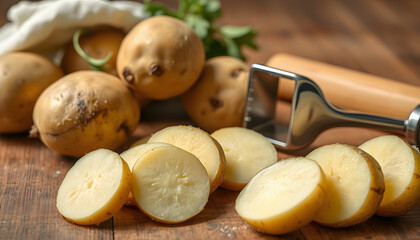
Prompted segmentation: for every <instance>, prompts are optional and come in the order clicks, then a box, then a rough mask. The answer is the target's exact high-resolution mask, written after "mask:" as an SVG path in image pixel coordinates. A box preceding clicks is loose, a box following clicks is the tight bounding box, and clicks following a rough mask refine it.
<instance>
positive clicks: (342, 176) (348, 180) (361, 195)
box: [306, 144, 385, 227]
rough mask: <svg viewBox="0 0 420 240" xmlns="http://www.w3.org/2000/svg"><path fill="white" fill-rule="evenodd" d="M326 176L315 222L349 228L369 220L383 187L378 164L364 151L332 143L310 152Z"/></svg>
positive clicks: (308, 156)
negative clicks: (325, 193) (324, 197)
mask: <svg viewBox="0 0 420 240" xmlns="http://www.w3.org/2000/svg"><path fill="white" fill-rule="evenodd" d="M306 157H307V158H310V159H313V160H315V161H316V162H317V163H318V164H319V165H320V166H321V168H322V170H323V171H324V173H325V175H326V176H327V198H326V200H325V202H324V204H323V206H322V207H321V209H320V210H319V212H318V214H317V216H316V217H315V219H314V220H315V221H316V222H318V223H319V224H322V225H326V226H330V227H348V226H351V225H355V224H358V223H361V222H363V221H365V220H367V219H368V218H370V217H371V216H372V215H373V214H374V213H375V212H376V210H377V209H378V206H379V204H380V202H381V200H382V197H383V193H384V189H385V185H384V176H383V174H382V170H381V167H380V166H379V164H378V162H377V161H376V160H375V159H374V158H373V157H372V156H371V155H369V154H368V153H366V152H364V151H363V150H361V149H359V148H356V147H353V146H349V145H345V144H331V145H325V146H322V147H319V148H317V149H315V150H313V151H312V152H310V153H309V154H308V155H307V156H306Z"/></svg>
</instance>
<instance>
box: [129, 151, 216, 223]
mask: <svg viewBox="0 0 420 240" xmlns="http://www.w3.org/2000/svg"><path fill="white" fill-rule="evenodd" d="M132 183H133V187H132V193H133V195H134V198H135V200H136V202H137V205H138V207H139V208H140V210H141V211H142V212H144V213H145V214H146V215H148V216H149V217H151V218H152V219H153V220H156V221H159V222H164V223H178V222H183V221H186V220H188V219H190V218H192V217H193V216H195V215H197V214H198V213H199V212H201V211H202V210H203V209H204V206H205V205H206V203H207V201H208V198H209V194H210V181H209V178H208V176H207V171H206V169H205V167H204V166H203V164H202V163H201V162H200V160H199V159H198V158H197V157H196V156H194V155H193V154H192V153H190V152H187V151H185V150H183V149H181V148H178V147H175V146H160V147H156V148H153V149H152V150H150V151H148V152H146V153H145V154H143V155H142V156H141V157H140V159H139V160H138V161H137V162H136V164H135V165H134V168H133V173H132Z"/></svg>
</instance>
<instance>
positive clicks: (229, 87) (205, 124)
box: [182, 56, 249, 132]
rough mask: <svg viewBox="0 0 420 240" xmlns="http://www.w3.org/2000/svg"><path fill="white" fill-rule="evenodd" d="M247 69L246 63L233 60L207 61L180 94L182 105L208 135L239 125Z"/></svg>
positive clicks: (230, 58) (220, 58) (246, 82)
mask: <svg viewBox="0 0 420 240" xmlns="http://www.w3.org/2000/svg"><path fill="white" fill-rule="evenodd" d="M248 69H249V67H248V66H247V64H246V63H245V62H243V61H241V60H239V59H237V58H234V57H229V56H221V57H215V58H212V59H209V60H207V62H206V63H205V65H204V68H203V72H202V73H201V75H200V78H199V79H198V81H197V82H196V84H194V86H193V87H191V88H190V89H189V90H188V91H187V92H186V93H184V94H183V95H182V105H183V106H184V108H185V111H186V112H187V114H188V115H189V116H190V117H191V119H192V120H194V121H195V123H197V125H198V126H200V127H201V128H203V129H205V130H206V131H209V132H213V131H216V130H217V129H220V128H225V127H239V126H241V125H242V121H243V117H244V108H245V99H246V92H247V86H248V75H249V73H248Z"/></svg>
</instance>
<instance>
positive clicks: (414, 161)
mask: <svg viewBox="0 0 420 240" xmlns="http://www.w3.org/2000/svg"><path fill="white" fill-rule="evenodd" d="M359 148H361V149H363V150H364V151H366V152H367V153H369V154H371V155H372V156H373V157H374V158H375V159H376V160H377V161H378V163H379V165H381V167H382V171H383V173H384V178H385V192H384V197H383V199H382V202H381V204H380V205H379V208H378V211H377V212H376V214H377V215H380V216H386V217H391V216H398V215H402V214H404V213H406V212H408V211H409V210H411V209H413V208H414V207H416V206H417V205H419V204H420V154H419V152H418V151H416V150H415V149H413V148H412V147H411V146H410V145H408V144H407V143H406V142H404V141H403V140H402V139H400V138H399V137H397V136H380V137H376V138H373V139H371V140H369V141H367V142H365V143H363V144H362V145H360V147H359Z"/></svg>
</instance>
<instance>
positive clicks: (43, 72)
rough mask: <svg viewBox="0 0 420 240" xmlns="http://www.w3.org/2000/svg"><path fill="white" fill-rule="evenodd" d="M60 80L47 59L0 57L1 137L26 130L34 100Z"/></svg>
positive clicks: (14, 54)
mask: <svg viewBox="0 0 420 240" xmlns="http://www.w3.org/2000/svg"><path fill="white" fill-rule="evenodd" d="M62 76H63V73H62V71H61V69H60V68H58V67H57V66H55V65H54V63H53V62H52V61H51V60H50V59H48V58H46V57H44V56H41V55H38V54H35V53H30V52H10V53H6V54H4V55H2V56H0V133H15V132H23V131H27V130H29V129H30V128H31V126H32V111H33V108H34V105H35V102H36V100H37V98H38V97H39V95H40V94H41V93H42V91H44V89H45V88H47V87H48V86H49V85H50V84H52V83H53V82H55V81H56V80H58V79H59V78H61V77H62Z"/></svg>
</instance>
